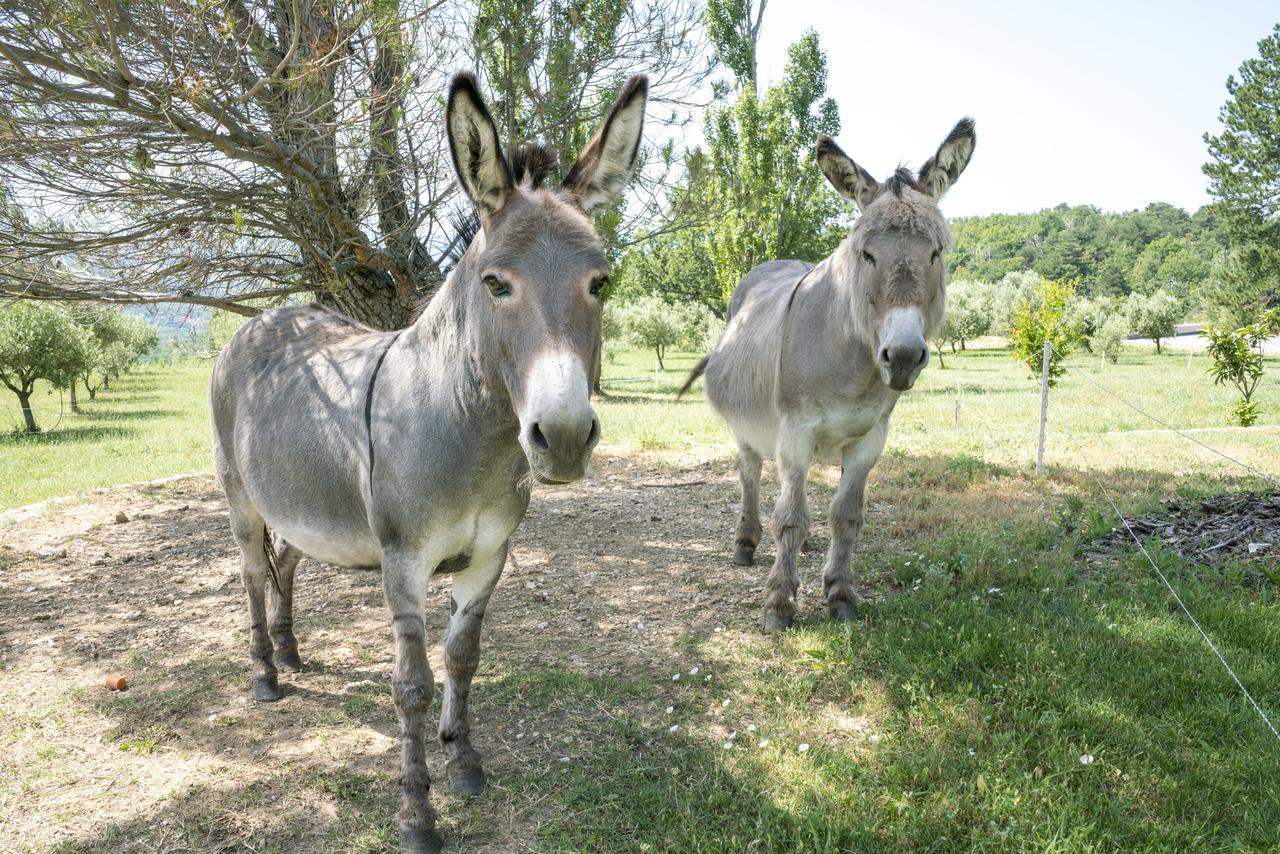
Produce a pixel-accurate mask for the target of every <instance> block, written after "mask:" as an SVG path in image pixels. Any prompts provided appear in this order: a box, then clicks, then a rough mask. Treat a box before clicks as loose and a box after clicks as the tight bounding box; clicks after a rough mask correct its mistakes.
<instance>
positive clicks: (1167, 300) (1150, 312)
mask: <svg viewBox="0 0 1280 854" xmlns="http://www.w3.org/2000/svg"><path fill="white" fill-rule="evenodd" d="M1125 314H1126V316H1127V317H1128V319H1129V326H1130V327H1131V328H1132V329H1133V331H1134V332H1136V333H1137V334H1139V335H1142V336H1143V337H1146V338H1150V339H1152V340H1154V341H1155V342H1156V352H1157V353H1159V352H1160V339H1162V338H1170V337H1172V336H1173V335H1174V333H1175V332H1176V331H1177V326H1178V322H1179V321H1180V320H1182V316H1183V312H1182V305H1181V304H1180V303H1179V302H1178V300H1176V299H1175V298H1174V297H1172V296H1170V295H1169V294H1167V293H1164V292H1162V291H1158V292H1156V293H1153V294H1150V295H1148V296H1143V295H1142V294H1139V293H1133V294H1129V299H1128V300H1126V301H1125Z"/></svg>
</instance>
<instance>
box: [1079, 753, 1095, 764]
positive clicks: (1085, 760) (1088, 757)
mask: <svg viewBox="0 0 1280 854" xmlns="http://www.w3.org/2000/svg"><path fill="white" fill-rule="evenodd" d="M1080 764H1081V765H1092V764H1093V754H1092V753H1086V754H1085V755H1084V756H1081V757H1080Z"/></svg>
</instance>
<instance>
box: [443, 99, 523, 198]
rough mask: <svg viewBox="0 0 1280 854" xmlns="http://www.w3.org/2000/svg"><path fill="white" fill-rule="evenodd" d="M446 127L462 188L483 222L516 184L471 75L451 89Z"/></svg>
mask: <svg viewBox="0 0 1280 854" xmlns="http://www.w3.org/2000/svg"><path fill="white" fill-rule="evenodd" d="M445 128H446V130H447V131H448V136H449V151H450V153H451V154H452V155H453V168H454V170H456V171H457V173H458V181H459V183H461V184H462V189H463V190H464V191H465V192H466V194H467V196H468V197H470V199H471V201H472V202H474V203H475V206H476V208H477V210H479V212H480V217H481V219H487V218H488V217H491V216H493V215H494V214H496V213H497V212H498V211H500V210H502V206H503V205H505V204H506V203H507V200H508V199H510V198H511V194H512V192H514V190H515V183H514V182H513V181H512V180H511V170H510V168H508V167H507V161H506V159H505V158H504V157H503V156H502V147H501V145H500V144H499V143H498V130H497V128H496V127H494V124H493V117H492V116H490V115H489V110H488V108H487V107H485V105H484V99H483V98H481V97H480V90H479V89H478V88H477V87H476V79H475V77H473V76H471V75H470V74H459V75H457V76H456V77H454V78H453V84H452V85H450V86H449V105H448V107H447V108H446V110H445Z"/></svg>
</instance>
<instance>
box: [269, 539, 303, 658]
mask: <svg viewBox="0 0 1280 854" xmlns="http://www.w3.org/2000/svg"><path fill="white" fill-rule="evenodd" d="M272 542H273V543H274V546H275V552H276V575H277V576H278V577H279V580H280V589H279V590H276V588H275V585H274V584H268V585H267V604H268V606H269V608H268V610H269V613H270V615H271V622H270V624H269V631H270V634H271V643H272V645H273V646H274V648H275V655H274V658H275V665H276V667H278V668H280V669H281V670H286V671H290V672H294V671H298V670H301V669H302V659H301V657H299V655H298V639H297V638H296V637H295V636H294V634H293V571H294V570H295V569H297V568H298V561H299V560H301V559H302V552H301V551H299V550H298V548H297V546H291V545H289V544H288V543H286V542H285V541H284V540H283V539H281V538H280V537H278V536H276V537H273V538H272Z"/></svg>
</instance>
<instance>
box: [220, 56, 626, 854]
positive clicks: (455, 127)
mask: <svg viewBox="0 0 1280 854" xmlns="http://www.w3.org/2000/svg"><path fill="white" fill-rule="evenodd" d="M647 92H648V83H647V81H646V78H644V77H643V76H637V77H633V78H632V79H631V80H630V81H629V82H628V83H627V85H626V87H625V88H624V89H623V91H622V94H621V96H620V97H619V99H618V102H617V103H616V104H615V105H614V107H613V109H612V111H611V112H610V114H609V116H608V118H607V119H606V121H605V123H604V126H603V128H602V129H601V130H600V132H599V134H597V136H596V137H595V139H594V140H593V141H592V142H591V144H590V145H589V146H588V147H587V149H586V150H585V151H584V152H583V154H582V156H581V157H580V158H579V160H578V162H577V163H576V164H575V165H574V167H573V168H572V169H571V170H570V172H569V174H568V176H567V177H566V178H565V180H564V182H563V183H562V184H561V185H560V186H559V187H546V186H544V185H543V181H544V179H545V172H546V169H547V168H548V167H549V164H550V157H549V155H548V154H547V153H546V152H545V151H540V150H538V149H526V150H525V156H522V157H521V159H520V161H519V162H518V163H517V165H518V166H519V167H520V168H517V169H515V170H513V169H512V168H511V166H509V165H508V163H507V160H506V159H505V158H504V157H503V154H502V150H501V148H500V145H499V141H498V133H497V130H496V128H495V127H494V123H493V120H492V118H491V117H490V115H489V112H488V110H487V109H486V107H485V105H484V102H483V100H482V99H481V97H480V94H479V92H478V90H477V88H476V82H475V80H474V79H473V78H472V77H470V76H469V75H459V76H458V77H456V78H455V79H454V81H453V85H452V86H451V88H450V90H449V100H448V106H447V110H446V122H447V131H448V137H449V146H450V149H451V151H452V154H453V160H454V166H455V168H456V170H457V173H458V179H459V181H460V183H461V185H462V188H463V189H464V190H465V191H466V193H467V195H468V196H469V197H470V198H471V201H472V202H474V203H475V206H476V209H477V211H478V213H479V221H480V228H479V232H478V234H477V235H476V237H475V239H474V240H473V242H472V244H471V246H470V248H469V249H468V250H467V252H466V254H465V255H464V256H463V258H462V259H461V261H460V262H459V264H458V265H457V267H456V268H455V269H454V271H453V273H452V274H451V275H450V276H449V279H448V281H446V282H445V283H444V285H443V286H442V288H441V290H440V291H439V293H438V294H436V296H435V298H434V299H432V300H431V302H430V303H429V304H428V305H427V306H426V308H425V309H424V310H423V312H422V314H421V315H420V316H419V317H418V319H417V320H416V322H414V324H413V325H412V326H410V327H409V328H407V329H404V330H401V331H399V332H378V331H374V330H372V329H369V328H366V327H364V326H362V325H360V324H358V323H355V322H353V321H351V320H348V319H346V318H345V317H342V316H341V315H338V314H336V313H334V312H332V311H329V310H326V309H324V308H319V307H316V306H305V307H296V308H282V309H277V310H275V311H271V312H267V313H265V314H263V315H261V316H259V317H257V318H255V319H254V320H252V321H250V322H249V323H247V324H245V326H244V327H243V328H242V329H241V330H240V331H239V332H237V333H236V335H235V337H234V338H233V339H232V340H231V342H230V343H229V344H228V345H227V347H226V348H225V349H224V350H223V352H222V354H221V356H219V358H218V362H217V365H216V366H215V367H214V371H213V379H212V384H211V387H210V401H211V406H212V411H213V447H214V463H215V466H216V468H217V472H218V476H219V478H221V480H222V485H223V489H224V490H225V492H226V496H227V503H228V505H229V507H230V512H231V529H232V532H233V534H234V535H235V539H236V543H237V544H238V545H239V547H240V552H241V557H242V561H243V563H242V566H243V570H242V572H243V579H244V587H245V591H246V593H247V595H248V600H249V617H250V624H251V628H250V655H251V656H252V658H253V664H254V668H253V678H252V691H253V697H254V698H255V699H257V700H261V701H273V700H277V699H279V698H280V696H281V691H280V688H279V686H278V684H277V677H276V672H277V667H281V668H285V669H288V670H296V669H297V668H299V667H300V666H301V661H300V659H299V657H298V646H297V641H296V639H295V638H294V634H293V625H292V624H293V618H292V610H293V607H292V599H293V574H294V569H295V567H296V566H297V563H298V560H299V557H300V556H301V555H303V554H307V555H310V556H312V557H314V558H316V559H318V560H323V561H326V562H329V563H334V564H339V565H344V566H356V567H360V566H369V567H374V566H380V567H381V569H382V583H383V589H384V591H385V594H386V600H387V607H388V609H389V610H390V612H391V627H392V633H393V635H394V639H395V669H394V672H393V674H392V691H393V695H394V698H395V704H396V710H397V712H398V713H399V717H400V727H401V745H402V761H403V768H402V771H403V777H402V781H401V784H402V800H401V806H400V812H399V820H400V845H401V849H402V850H404V851H436V850H439V849H440V844H441V843H440V839H439V836H438V835H437V833H436V830H435V812H434V810H433V809H432V807H431V804H430V799H429V786H430V781H429V779H428V775H427V764H426V757H425V752H424V751H425V742H426V740H427V727H428V720H427V712H428V709H429V707H430V705H431V695H432V689H433V679H432V674H431V669H430V666H429V664H428V662H427V646H426V639H425V636H424V632H425V627H424V622H423V617H424V614H425V608H426V599H427V585H428V581H429V579H430V578H431V577H432V575H435V574H437V573H439V574H444V573H450V574H452V586H453V590H452V601H451V604H450V613H451V617H450V619H449V626H448V631H447V634H446V637H445V642H444V665H445V679H444V703H443V706H442V708H441V713H440V729H439V736H440V742H441V744H442V745H443V746H444V750H445V754H446V757H447V765H446V778H447V781H448V783H449V785H450V787H451V788H452V789H453V791H455V792H457V793H459V794H466V795H469V794H475V793H477V792H479V791H480V790H481V789H482V788H483V786H484V773H483V771H482V770H481V763H480V755H479V754H478V753H477V752H476V750H475V749H474V748H473V747H472V746H471V739H470V727H469V724H468V720H467V695H468V692H469V690H470V686H471V679H472V676H473V675H474V674H475V670H476V665H477V662H478V660H479V654H480V649H479V647H480V623H481V620H482V619H483V618H484V612H485V605H486V603H487V602H488V601H489V596H490V594H491V593H492V592H493V589H494V586H495V585H496V584H497V581H498V576H499V575H500V574H501V572H502V568H503V564H504V563H505V562H506V557H507V544H508V538H509V537H510V536H511V533H512V532H513V531H514V530H515V528H516V526H517V525H519V524H520V520H521V519H522V518H523V516H524V513H525V509H526V507H527V506H528V503H529V493H530V488H531V481H532V480H537V481H540V482H542V483H547V484H559V483H568V482H570V481H574V480H577V479H579V478H581V477H582V476H583V474H584V472H585V470H586V467H587V464H588V462H589V460H590V457H591V450H592V448H594V447H595V445H596V443H597V442H598V441H599V438H600V422H599V421H598V420H597V419H596V416H595V412H594V411H593V410H592V407H591V404H590V402H589V401H588V393H589V391H590V389H591V385H592V383H591V376H590V375H591V374H593V373H594V371H595V365H597V364H598V361H597V358H596V357H597V354H598V353H599V350H600V309H601V306H600V299H601V289H602V288H603V287H604V285H605V284H606V282H607V281H608V277H609V264H608V260H607V259H606V257H605V254H604V252H603V250H602V248H601V244H600V240H599V238H598V237H597V235H596V233H595V231H594V229H593V227H592V223H591V219H590V214H591V213H592V212H593V211H596V210H598V209H600V208H602V207H604V206H606V205H609V204H611V203H612V202H613V201H614V200H615V199H616V198H617V197H618V195H619V193H620V192H621V191H622V189H623V186H624V185H625V184H626V182H627V179H628V177H629V175H630V171H631V167H632V165H633V163H634V161H635V158H636V152H637V150H638V148H639V144H640V137H641V130H642V126H643V122H644V108H645V99H646V96H647ZM530 153H532V154H534V155H535V156H527V155H529V154H530ZM269 576H270V577H271V578H272V579H273V585H272V590H271V595H270V599H271V601H270V615H269V616H268V612H267V608H266V603H265V602H264V599H265V597H266V594H267V592H268V591H267V587H268V585H267V582H268V577H269ZM273 647H274V649H273Z"/></svg>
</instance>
